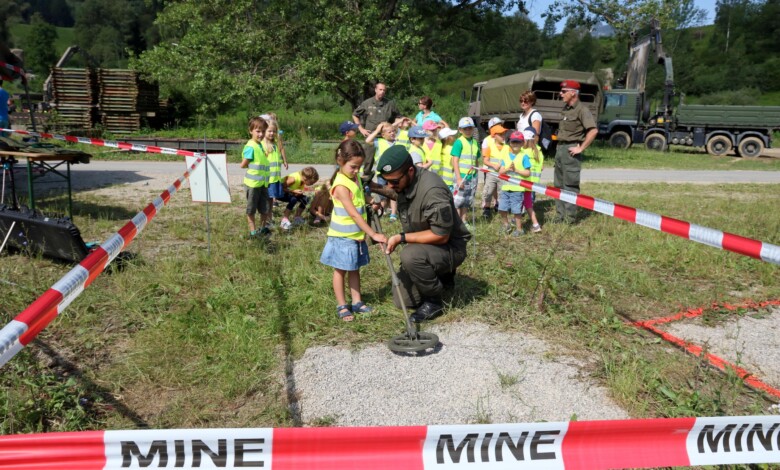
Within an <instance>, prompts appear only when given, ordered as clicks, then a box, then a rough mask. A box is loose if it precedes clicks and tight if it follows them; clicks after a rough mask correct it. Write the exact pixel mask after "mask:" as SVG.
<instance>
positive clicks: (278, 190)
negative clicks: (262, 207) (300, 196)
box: [268, 181, 284, 199]
mask: <svg viewBox="0 0 780 470" xmlns="http://www.w3.org/2000/svg"><path fill="white" fill-rule="evenodd" d="M282 196H284V190H283V189H282V182H281V181H277V182H276V183H268V197H271V198H274V199H280V198H281V197H282Z"/></svg>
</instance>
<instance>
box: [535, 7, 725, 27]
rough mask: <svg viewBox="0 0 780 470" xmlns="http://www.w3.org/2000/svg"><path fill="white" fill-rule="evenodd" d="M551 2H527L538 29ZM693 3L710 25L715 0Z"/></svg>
mask: <svg viewBox="0 0 780 470" xmlns="http://www.w3.org/2000/svg"><path fill="white" fill-rule="evenodd" d="M552 2H553V0H527V3H526V6H527V7H528V9H529V10H530V14H529V15H528V16H529V17H530V18H531V20H533V21H534V22H535V23H536V24H538V25H539V28H541V27H542V26H544V18H542V13H544V12H546V11H547V7H548V6H549V5H550V4H551V3H552ZM694 3H695V4H696V6H697V7H699V8H702V9H704V11H706V12H707V20H706V21H705V24H712V22H713V21H714V20H715V0H695V1H694ZM563 24H564V22H563V21H561V22H560V23H559V24H558V28H557V29H558V31H560V30H561V29H563Z"/></svg>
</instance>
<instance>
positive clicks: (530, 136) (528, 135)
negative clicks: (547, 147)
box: [523, 131, 536, 140]
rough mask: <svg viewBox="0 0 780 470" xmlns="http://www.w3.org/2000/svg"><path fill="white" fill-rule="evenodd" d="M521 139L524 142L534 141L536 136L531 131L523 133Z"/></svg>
mask: <svg viewBox="0 0 780 470" xmlns="http://www.w3.org/2000/svg"><path fill="white" fill-rule="evenodd" d="M523 138H524V139H525V140H534V139H535V138H536V134H534V133H533V132H531V131H523Z"/></svg>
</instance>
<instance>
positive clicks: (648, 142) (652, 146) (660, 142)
mask: <svg viewBox="0 0 780 470" xmlns="http://www.w3.org/2000/svg"><path fill="white" fill-rule="evenodd" d="M645 148H646V149H647V150H654V151H656V152H663V151H664V150H666V137H665V136H664V135H663V134H658V133H656V134H650V135H648V136H647V137H645Z"/></svg>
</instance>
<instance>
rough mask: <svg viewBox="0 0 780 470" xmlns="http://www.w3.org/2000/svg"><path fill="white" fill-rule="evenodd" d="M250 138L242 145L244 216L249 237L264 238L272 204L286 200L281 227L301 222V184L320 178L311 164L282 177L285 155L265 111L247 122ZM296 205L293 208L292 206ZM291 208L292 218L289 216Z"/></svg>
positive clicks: (303, 197) (268, 229) (303, 200)
mask: <svg viewBox="0 0 780 470" xmlns="http://www.w3.org/2000/svg"><path fill="white" fill-rule="evenodd" d="M249 134H250V136H251V138H250V139H249V141H248V142H247V143H246V145H245V146H244V150H243V152H242V156H243V158H242V159H241V168H246V169H247V171H246V174H245V175H244V186H245V190H246V199H247V207H246V217H247V223H248V224H249V236H250V237H252V238H256V237H267V236H268V235H270V233H271V225H272V221H271V216H272V209H273V206H274V204H278V203H287V206H286V207H285V208H284V212H283V216H282V221H281V223H280V224H279V225H280V227H281V228H282V229H284V230H290V229H291V228H292V227H293V226H294V225H301V224H303V223H304V219H303V217H302V215H303V210H304V209H305V208H306V205H307V204H308V203H309V199H308V197H307V196H306V195H305V194H304V186H312V185H314V184H316V183H317V181H319V179H320V175H319V174H318V173H317V170H316V169H315V168H314V167H310V166H309V167H306V168H304V169H303V170H301V171H296V172H293V173H290V174H289V175H287V176H285V177H282V166H284V168H285V169H287V168H288V167H289V166H288V164H287V157H286V155H285V152H284V145H283V143H282V141H281V139H277V137H278V136H279V135H280V132H279V126H278V124H277V122H276V119H275V116H274V115H272V114H266V115H263V116H259V117H254V118H252V119H250V121H249ZM296 206H297V209H296ZM293 209H295V218H294V219H293V221H292V222H291V221H290V216H291V215H292V213H293ZM258 212H259V213H260V229H259V230H258V228H257V225H256V223H255V215H256V214H257V213H258Z"/></svg>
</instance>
